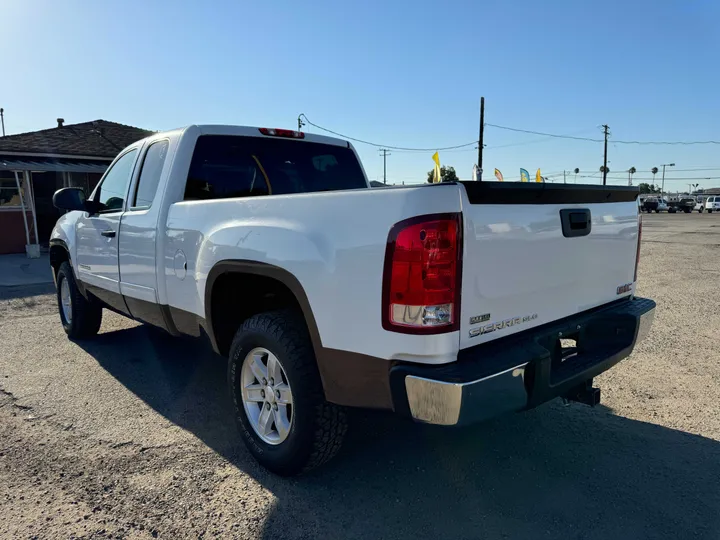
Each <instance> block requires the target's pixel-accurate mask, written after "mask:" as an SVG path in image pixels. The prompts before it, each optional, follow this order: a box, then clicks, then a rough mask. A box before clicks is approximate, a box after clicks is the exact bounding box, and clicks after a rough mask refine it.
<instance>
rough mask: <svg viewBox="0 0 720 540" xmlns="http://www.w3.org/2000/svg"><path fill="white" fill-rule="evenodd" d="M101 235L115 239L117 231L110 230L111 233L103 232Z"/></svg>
mask: <svg viewBox="0 0 720 540" xmlns="http://www.w3.org/2000/svg"><path fill="white" fill-rule="evenodd" d="M100 234H102V235H103V236H105V237H107V238H115V231H113V230H109V231H102V232H101V233H100Z"/></svg>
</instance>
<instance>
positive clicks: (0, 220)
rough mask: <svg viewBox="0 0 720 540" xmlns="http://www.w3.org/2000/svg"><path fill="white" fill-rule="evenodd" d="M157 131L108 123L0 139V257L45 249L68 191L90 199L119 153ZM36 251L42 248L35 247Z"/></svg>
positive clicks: (60, 127) (60, 121)
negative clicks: (57, 196)
mask: <svg viewBox="0 0 720 540" xmlns="http://www.w3.org/2000/svg"><path fill="white" fill-rule="evenodd" d="M151 133H152V132H150V131H148V130H144V129H140V128H136V127H133V126H126V125H124V124H118V123H115V122H108V121H107V120H95V121H93V122H83V123H81V124H67V125H66V124H65V123H64V120H63V119H62V118H58V120H57V127H55V128H51V129H44V130H41V131H33V132H29V133H19V134H17V135H8V136H5V137H0V254H4V253H22V252H24V251H25V250H26V247H25V246H26V245H31V246H34V245H38V244H39V245H40V246H41V247H46V246H47V244H48V240H49V238H50V232H51V231H52V228H53V226H54V225H55V222H56V221H57V219H58V217H59V216H60V215H61V213H60V211H59V210H57V209H56V208H54V207H53V204H52V196H53V194H54V193H55V191H56V190H58V189H60V188H63V187H81V188H83V189H84V190H85V192H86V193H87V194H88V195H89V194H90V192H91V191H92V190H93V189H94V188H95V186H96V185H97V183H98V181H99V180H100V178H101V177H102V174H103V173H104V172H105V169H107V167H108V166H109V165H110V163H111V162H112V160H113V159H114V158H115V156H116V155H117V154H118V152H119V151H120V150H122V149H123V148H125V147H126V146H128V145H130V144H132V143H134V142H135V141H137V140H139V139H142V138H144V137H147V136H148V135H150V134H151ZM35 249H37V248H35Z"/></svg>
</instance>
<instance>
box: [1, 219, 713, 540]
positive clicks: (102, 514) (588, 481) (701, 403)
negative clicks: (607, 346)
mask: <svg viewBox="0 0 720 540" xmlns="http://www.w3.org/2000/svg"><path fill="white" fill-rule="evenodd" d="M719 275H720V216H715V215H710V216H709V215H707V214H703V215H697V214H692V215H689V216H686V215H659V216H657V215H652V216H646V218H645V226H644V243H643V248H642V259H641V263H640V282H641V285H640V291H639V293H640V294H641V295H644V296H649V297H652V298H655V299H656V300H657V302H658V309H657V316H656V319H655V326H654V328H653V331H652V333H651V335H650V337H649V338H648V339H647V340H646V341H645V342H644V343H642V344H641V345H640V346H639V347H638V348H637V349H636V352H635V353H634V354H633V355H632V356H631V357H630V358H628V359H627V360H625V361H623V362H622V363H621V364H619V365H618V366H617V367H616V368H615V369H613V370H611V371H610V372H608V373H606V374H604V375H603V376H601V377H600V378H599V379H598V380H597V385H598V386H600V387H601V388H602V391H603V405H601V406H599V407H596V408H595V409H590V408H587V407H584V406H581V405H571V406H569V407H563V406H562V405H561V404H560V403H559V402H553V403H549V404H546V405H544V406H542V407H540V408H539V409H537V410H534V411H531V412H528V413H524V414H518V415H513V416H509V417H506V418H503V419H501V420H498V421H494V422H489V423H486V424H483V425H480V426H475V427H472V428H467V429H462V430H447V429H442V428H433V427H423V426H416V425H414V424H411V423H408V422H405V421H401V420H399V419H397V418H394V417H392V416H390V415H386V414H369V413H353V415H352V418H351V420H352V422H351V429H350V432H349V434H348V439H347V441H346V444H345V446H344V448H343V450H342V451H341V454H340V455H339V456H338V457H337V458H336V459H335V460H334V461H333V462H331V463H330V464H329V465H328V466H326V467H325V468H323V469H321V470H319V471H317V472H316V473H313V474H311V475H309V476H305V477H302V478H300V479H296V480H285V479H281V478H277V477H274V476H272V475H270V474H268V473H266V472H265V471H264V470H262V469H260V468H259V467H258V466H257V465H255V463H254V462H253V460H252V459H251V458H250V456H249V455H248V454H247V452H246V451H245V449H244V447H242V443H241V441H240V438H239V436H238V434H237V433H236V431H235V427H234V425H233V421H232V418H231V416H230V412H229V411H230V405H229V400H228V398H227V395H226V389H225V382H224V378H225V369H224V365H223V362H222V360H221V359H220V358H218V357H217V356H214V355H213V354H212V353H210V352H208V349H207V348H206V347H205V344H203V343H201V342H199V341H194V340H189V339H188V340H184V339H180V340H176V339H172V338H169V337H167V336H165V335H164V334H163V333H162V332H159V331H155V330H152V329H149V328H147V327H144V326H140V325H138V324H136V323H133V322H131V321H128V320H126V319H123V318H122V317H119V316H117V315H114V314H111V313H107V312H106V315H105V319H104V322H103V327H102V333H101V335H100V336H99V337H98V339H97V340H95V341H92V342H86V343H81V344H75V343H71V342H70V341H68V340H67V339H66V337H65V335H64V333H63V331H62V328H61V327H60V323H59V319H58V316H57V313H56V307H55V300H54V297H53V296H52V295H48V294H46V293H47V292H48V289H47V288H42V287H40V288H37V287H36V288H35V289H6V290H0V336H2V339H1V340H0V516H1V517H0V537H2V538H110V537H112V538H158V537H159V538H186V537H187V538H197V537H203V538H208V537H214V536H220V537H224V538H235V537H237V538H267V539H271V538H272V539H286V538H288V539H309V538H323V539H331V538H428V539H437V538H453V539H462V538H479V537H482V538H565V539H580V538H582V539H585V538H592V539H603V540H606V539H607V538H633V539H640V538H667V539H673V540H675V539H677V538H707V539H718V538H720V487H719V486H718V483H719V482H720V414H718V405H717V404H718V403H719V402H720V346H718V335H719V333H718V329H719V328H720V309H718V303H717V302H716V301H714V300H713V298H715V297H716V296H717V283H718V277H719Z"/></svg>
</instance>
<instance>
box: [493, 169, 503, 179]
mask: <svg viewBox="0 0 720 540" xmlns="http://www.w3.org/2000/svg"><path fill="white" fill-rule="evenodd" d="M495 178H497V179H498V180H499V181H500V182H502V181H503V175H502V173H501V172H500V169H495Z"/></svg>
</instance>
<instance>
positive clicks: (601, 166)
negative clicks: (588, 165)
mask: <svg viewBox="0 0 720 540" xmlns="http://www.w3.org/2000/svg"><path fill="white" fill-rule="evenodd" d="M600 172H605V173H609V172H610V167H605V166H603V165H600Z"/></svg>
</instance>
